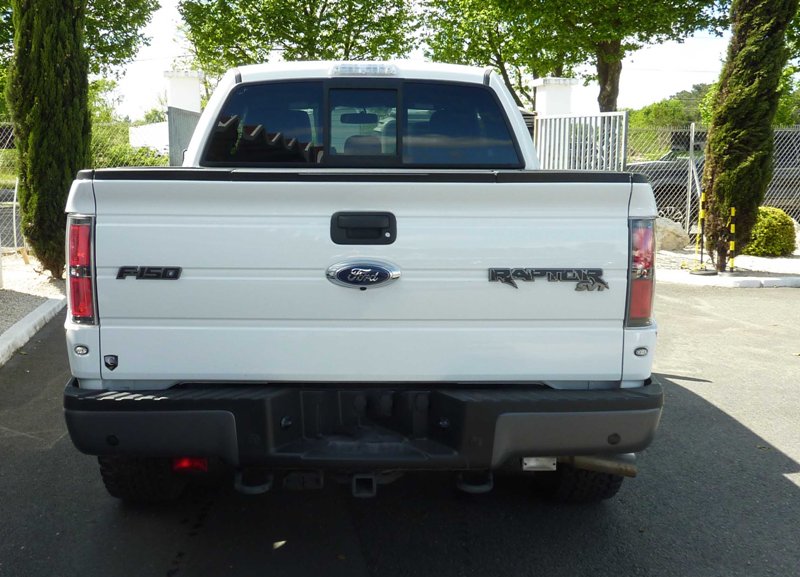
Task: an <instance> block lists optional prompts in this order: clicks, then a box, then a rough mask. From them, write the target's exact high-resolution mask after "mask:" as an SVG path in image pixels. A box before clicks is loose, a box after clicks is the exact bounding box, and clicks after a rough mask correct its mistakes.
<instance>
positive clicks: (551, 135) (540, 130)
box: [534, 111, 628, 170]
mask: <svg viewBox="0 0 800 577" xmlns="http://www.w3.org/2000/svg"><path fill="white" fill-rule="evenodd" d="M627 141H628V113H627V112H625V111H623V112H603V113H600V114H594V115H590V116H576V115H571V114H570V115H557V116H539V117H537V118H536V123H535V127H534V143H535V144H536V150H537V151H538V154H539V164H540V166H541V168H542V169H543V170H625V157H626V155H627V144H628V142H627Z"/></svg>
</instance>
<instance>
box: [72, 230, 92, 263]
mask: <svg viewBox="0 0 800 577" xmlns="http://www.w3.org/2000/svg"><path fill="white" fill-rule="evenodd" d="M91 234H92V227H91V225H88V224H71V225H70V227H69V266H85V267H88V266H90V265H91V254H90V250H91Z"/></svg>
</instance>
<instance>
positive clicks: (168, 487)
mask: <svg viewBox="0 0 800 577" xmlns="http://www.w3.org/2000/svg"><path fill="white" fill-rule="evenodd" d="M97 461H98V462H99V463H100V475H101V477H102V478H103V484H104V485H105V486H106V490H107V491H108V493H109V494H110V495H111V496H112V497H116V498H117V499H121V500H123V501H125V502H127V503H141V504H144V503H164V502H167V501H174V500H176V499H178V498H179V497H180V496H181V494H182V493H183V490H184V489H185V488H186V481H185V480H184V479H181V478H179V477H178V476H176V475H175V473H173V472H172V464H171V462H170V460H169V459H154V458H145V457H98V458H97Z"/></svg>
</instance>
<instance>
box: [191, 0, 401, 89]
mask: <svg viewBox="0 0 800 577" xmlns="http://www.w3.org/2000/svg"><path fill="white" fill-rule="evenodd" d="M179 10H180V13H181V15H182V16H183V19H184V21H185V22H186V24H187V26H188V30H187V36H188V39H189V41H190V42H191V43H192V44H193V46H194V49H195V51H196V56H197V60H198V63H199V64H200V67H201V69H202V70H203V71H204V72H207V73H210V74H212V75H213V74H219V73H220V72H222V71H223V70H225V69H227V68H230V67H232V66H236V65H241V64H251V63H256V62H266V61H268V60H270V59H271V56H272V54H273V52H275V51H280V52H281V53H282V55H283V59H284V60H365V59H371V58H376V59H386V58H392V57H398V56H405V55H407V54H408V53H409V51H410V50H411V48H412V45H413V42H412V37H413V23H414V16H413V14H412V10H411V4H410V2H409V1H408V0H343V1H335V2H319V1H317V0H183V1H182V2H181V3H180V4H179Z"/></svg>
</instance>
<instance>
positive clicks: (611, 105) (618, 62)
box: [595, 40, 622, 112]
mask: <svg viewBox="0 0 800 577" xmlns="http://www.w3.org/2000/svg"><path fill="white" fill-rule="evenodd" d="M621 50H622V43H621V41H619V40H609V41H608V42H599V43H598V44H597V50H596V53H595V55H596V57H597V81H598V83H599V84H600V94H599V95H598V96H597V102H598V104H600V112H616V111H617V96H619V77H620V74H622V54H621Z"/></svg>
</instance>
